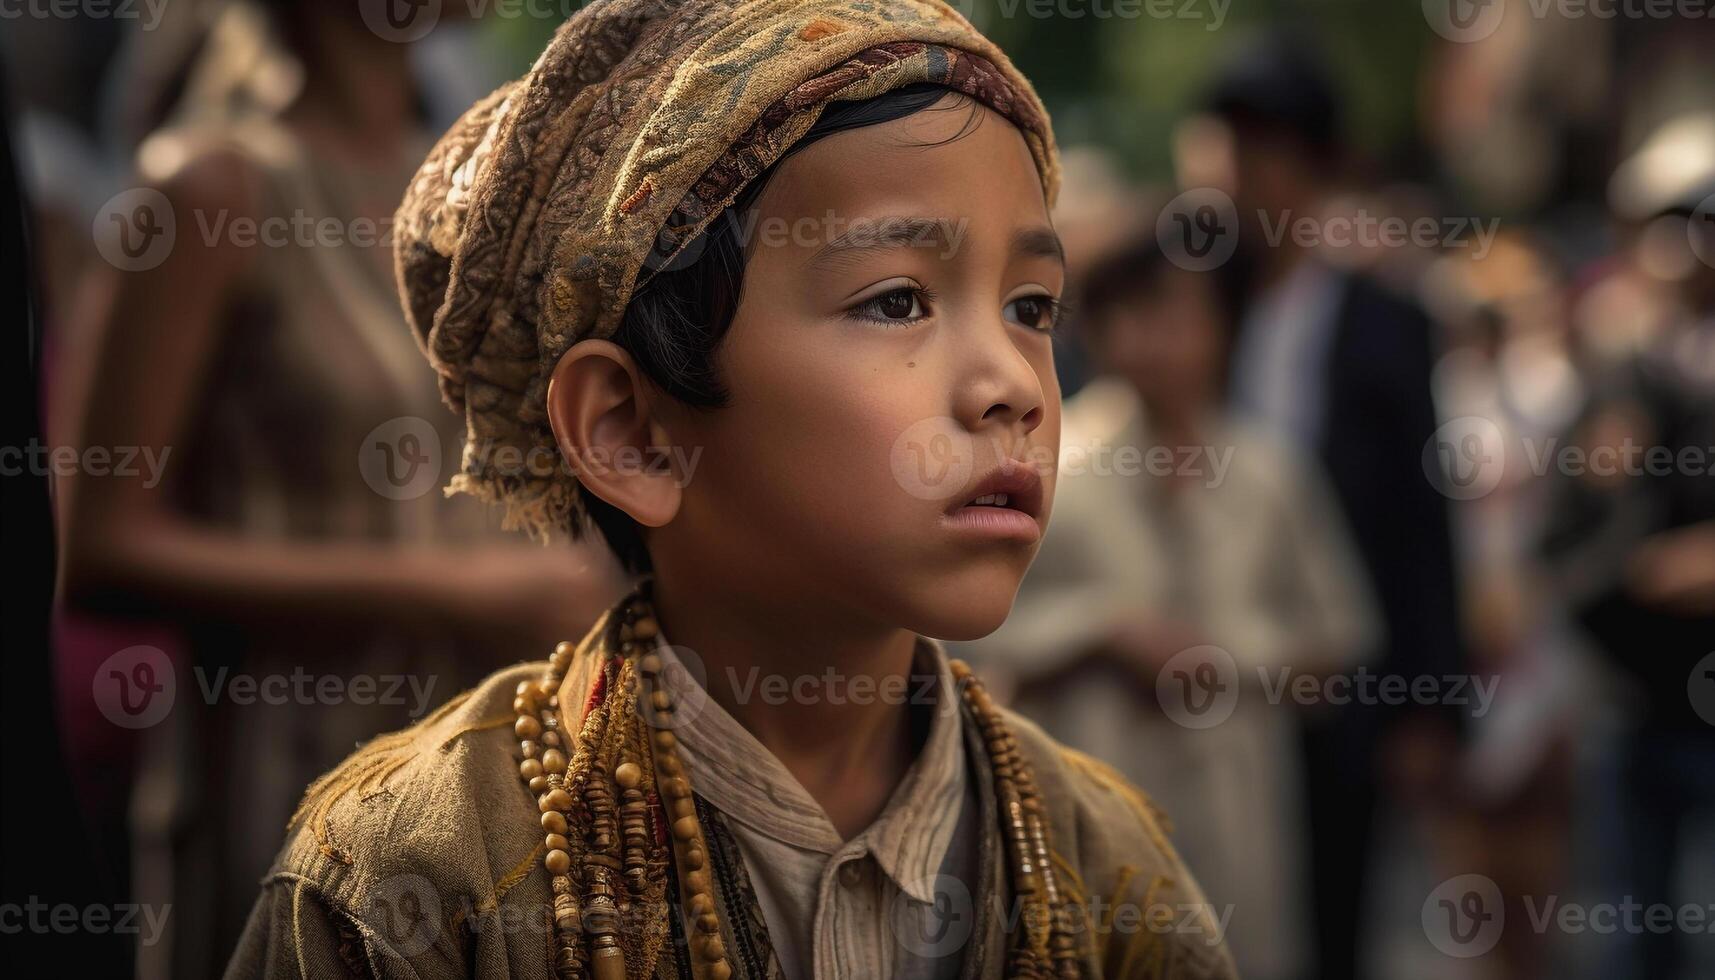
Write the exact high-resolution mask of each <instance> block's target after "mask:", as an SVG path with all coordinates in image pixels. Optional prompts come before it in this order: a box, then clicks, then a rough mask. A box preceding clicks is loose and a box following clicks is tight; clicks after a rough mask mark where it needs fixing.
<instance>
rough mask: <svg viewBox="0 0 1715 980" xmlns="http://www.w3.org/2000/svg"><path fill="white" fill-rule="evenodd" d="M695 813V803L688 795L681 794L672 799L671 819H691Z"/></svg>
mask: <svg viewBox="0 0 1715 980" xmlns="http://www.w3.org/2000/svg"><path fill="white" fill-rule="evenodd" d="M696 815H697V803H696V801H695V800H693V799H691V798H690V797H688V796H681V797H679V798H678V799H676V800H674V801H673V819H674V820H675V821H678V820H691V819H694V818H695V817H696Z"/></svg>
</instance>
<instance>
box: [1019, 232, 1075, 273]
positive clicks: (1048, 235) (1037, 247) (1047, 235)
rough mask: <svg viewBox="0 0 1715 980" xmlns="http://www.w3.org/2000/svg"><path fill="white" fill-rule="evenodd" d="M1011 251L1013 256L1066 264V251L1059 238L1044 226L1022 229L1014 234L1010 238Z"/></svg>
mask: <svg viewBox="0 0 1715 980" xmlns="http://www.w3.org/2000/svg"><path fill="white" fill-rule="evenodd" d="M1012 251H1013V253H1014V254H1015V255H1026V256H1029V257H1031V258H1039V259H1054V260H1055V261H1057V262H1059V263H1060V264H1061V265H1065V264H1066V249H1065V248H1064V247H1063V246H1061V244H1060V236H1059V235H1057V234H1055V233H1054V229H1052V228H1049V227H1047V226H1046V225H1038V226H1037V227H1035V228H1022V229H1020V230H1019V231H1018V232H1016V233H1015V234H1014V235H1013V236H1012Z"/></svg>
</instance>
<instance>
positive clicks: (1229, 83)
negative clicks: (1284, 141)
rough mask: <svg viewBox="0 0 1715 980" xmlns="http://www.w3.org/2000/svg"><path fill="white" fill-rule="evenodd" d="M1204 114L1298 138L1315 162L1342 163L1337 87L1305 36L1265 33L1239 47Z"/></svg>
mask: <svg viewBox="0 0 1715 980" xmlns="http://www.w3.org/2000/svg"><path fill="white" fill-rule="evenodd" d="M1202 106H1203V110H1204V111H1205V112H1208V113H1210V114H1212V115H1215V116H1218V117H1220V118H1222V119H1225V120H1226V121H1227V122H1228V123H1230V124H1232V125H1233V126H1234V127H1237V128H1248V129H1257V130H1264V131H1268V132H1272V133H1276V134H1279V135H1282V136H1286V137H1288V138H1290V139H1293V140H1295V141H1296V142H1297V143H1298V144H1299V145H1300V146H1302V147H1303V148H1304V150H1305V151H1306V152H1307V153H1309V154H1310V155H1311V156H1312V157H1313V158H1314V159H1316V160H1318V161H1321V162H1323V163H1328V164H1332V163H1335V162H1337V161H1338V159H1339V156H1340V153H1341V152H1342V149H1343V147H1344V143H1345V132H1344V128H1343V127H1344V119H1343V109H1344V106H1343V105H1342V103H1341V99H1340V92H1339V89H1338V88H1337V87H1336V85H1335V84H1334V80H1333V78H1332V77H1331V76H1330V74H1329V71H1328V66H1327V63H1326V61H1325V60H1324V59H1323V57H1322V55H1321V52H1320V48H1319V47H1318V46H1317V45H1316V44H1315V43H1314V42H1313V41H1312V40H1311V39H1310V38H1309V37H1307V36H1305V35H1304V34H1303V33H1302V32H1300V31H1296V30H1289V29H1281V30H1275V31H1270V32H1265V33H1263V34H1261V35H1257V36H1254V37H1252V38H1250V39H1249V40H1248V41H1247V42H1246V43H1244V44H1241V45H1240V46H1239V47H1238V48H1237V49H1236V50H1235V51H1234V52H1233V55H1232V56H1231V57H1230V58H1229V59H1228V60H1227V61H1226V62H1224V63H1223V65H1222V66H1221V68H1220V69H1219V70H1218V71H1217V72H1216V73H1215V77H1214V79H1213V81H1212V83H1211V84H1210V85H1209V87H1208V88H1207V90H1206V91H1205V92H1204V94H1203V98H1202Z"/></svg>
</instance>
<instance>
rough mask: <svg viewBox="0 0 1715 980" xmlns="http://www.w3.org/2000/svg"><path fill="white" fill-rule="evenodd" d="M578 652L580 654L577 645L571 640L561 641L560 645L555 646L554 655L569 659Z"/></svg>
mask: <svg viewBox="0 0 1715 980" xmlns="http://www.w3.org/2000/svg"><path fill="white" fill-rule="evenodd" d="M577 652H578V648H577V645H576V644H574V643H572V642H571V641H570V640H561V641H560V642H559V643H558V644H556V645H555V646H554V653H555V655H557V656H561V657H569V656H571V655H572V654H574V653H577Z"/></svg>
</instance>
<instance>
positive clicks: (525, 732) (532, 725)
mask: <svg viewBox="0 0 1715 980" xmlns="http://www.w3.org/2000/svg"><path fill="white" fill-rule="evenodd" d="M512 730H513V731H514V732H516V733H517V734H518V737H519V738H523V739H531V738H535V737H536V736H538V735H540V734H542V723H541V722H539V721H537V720H536V719H535V718H532V717H530V716H529V715H519V716H518V721H517V722H516V723H515V724H514V725H513V726H512Z"/></svg>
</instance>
